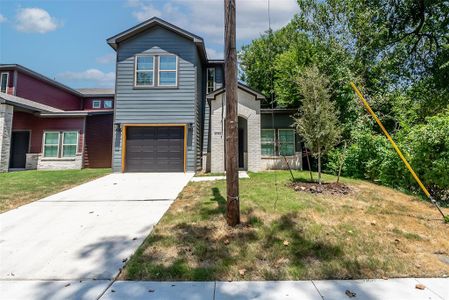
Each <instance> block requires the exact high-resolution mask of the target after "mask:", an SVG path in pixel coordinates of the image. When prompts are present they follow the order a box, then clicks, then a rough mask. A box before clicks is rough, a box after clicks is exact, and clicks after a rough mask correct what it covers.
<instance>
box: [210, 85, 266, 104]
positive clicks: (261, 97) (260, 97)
mask: <svg viewBox="0 0 449 300" xmlns="http://www.w3.org/2000/svg"><path fill="white" fill-rule="evenodd" d="M237 88H238V89H241V90H243V91H245V92H247V93H249V94H251V95H253V96H254V97H255V98H256V100H264V99H266V97H265V96H264V95H262V94H261V93H260V92H258V91H256V90H254V89H252V88H250V87H249V86H247V85H246V84H243V83H241V82H238V84H237ZM225 91H226V90H225V88H224V87H222V88H220V89H218V90H215V91H213V92H212V93H209V94H207V96H206V99H208V100H214V99H215V97H216V96H218V95H220V94H222V93H224V92H225Z"/></svg>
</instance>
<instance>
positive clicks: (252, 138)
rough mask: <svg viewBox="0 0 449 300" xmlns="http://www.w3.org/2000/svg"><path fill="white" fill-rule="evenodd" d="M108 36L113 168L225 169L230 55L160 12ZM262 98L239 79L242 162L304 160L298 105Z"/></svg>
mask: <svg viewBox="0 0 449 300" xmlns="http://www.w3.org/2000/svg"><path fill="white" fill-rule="evenodd" d="M107 42H108V44H109V45H110V46H111V47H112V48H113V49H114V50H115V51H116V52H117V75H116V76H117V77H116V94H115V108H114V141H113V145H114V147H113V165H112V167H113V169H114V170H115V171H122V172H129V171H146V172H153V171H154V172H169V171H193V172H195V171H200V170H204V171H212V172H223V171H224V169H225V167H224V156H225V143H224V137H225V132H224V120H225V115H226V112H225V110H224V107H225V103H224V101H225V93H226V91H225V89H224V88H223V85H224V82H223V80H224V74H223V72H224V71H223V70H224V62H223V61H222V60H209V59H208V58H207V54H206V50H205V45H204V41H203V39H202V38H201V37H199V36H197V35H195V34H193V33H190V32H188V31H186V30H183V29H182V28H179V27H177V26H175V25H173V24H170V23H168V22H165V21H163V20H161V19H159V18H152V19H149V20H148V21H146V22H143V23H141V24H139V25H137V26H135V27H132V28H130V29H128V30H126V31H124V32H121V33H119V34H117V35H115V36H113V37H111V38H109V39H108V40H107ZM263 99H264V96H263V95H261V94H260V93H259V92H257V91H254V90H252V89H251V88H249V87H248V86H245V85H244V84H241V83H240V84H239V85H238V103H239V104H238V115H239V118H238V120H239V158H238V159H239V166H240V167H241V168H242V169H246V170H250V171H260V170H264V169H268V168H279V167H283V166H285V160H284V159H282V157H283V156H285V157H288V160H289V161H290V164H291V166H292V167H295V168H297V167H300V166H301V150H300V142H299V140H298V139H297V136H296V134H295V131H294V129H293V128H292V127H291V126H290V125H291V124H292V118H291V117H290V115H291V114H292V111H290V110H276V111H273V110H269V109H268V110H267V109H261V105H260V102H261V100H263ZM272 120H274V121H275V122H274V123H275V125H277V126H282V128H276V127H273V122H272Z"/></svg>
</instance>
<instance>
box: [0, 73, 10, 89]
mask: <svg viewBox="0 0 449 300" xmlns="http://www.w3.org/2000/svg"><path fill="white" fill-rule="evenodd" d="M8 78H9V73H2V74H1V79H0V81H1V83H0V92H2V93H6V89H7V88H8Z"/></svg>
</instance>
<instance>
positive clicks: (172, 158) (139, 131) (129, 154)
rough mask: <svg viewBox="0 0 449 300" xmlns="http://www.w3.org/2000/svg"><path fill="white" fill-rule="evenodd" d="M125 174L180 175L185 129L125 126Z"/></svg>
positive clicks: (182, 164)
mask: <svg viewBox="0 0 449 300" xmlns="http://www.w3.org/2000/svg"><path fill="white" fill-rule="evenodd" d="M125 166H126V171H128V172H183V171H184V127H178V126H173V127H168V126H163V127H156V126H151V127H150V126H149V127H128V128H127V130H126V161H125Z"/></svg>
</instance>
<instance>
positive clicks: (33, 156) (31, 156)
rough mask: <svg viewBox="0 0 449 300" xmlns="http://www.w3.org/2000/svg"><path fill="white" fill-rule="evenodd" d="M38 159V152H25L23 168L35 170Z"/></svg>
mask: <svg viewBox="0 0 449 300" xmlns="http://www.w3.org/2000/svg"><path fill="white" fill-rule="evenodd" d="M38 160H39V154H38V153H27V154H26V165H25V169H27V170H36V169H37V162H38Z"/></svg>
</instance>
